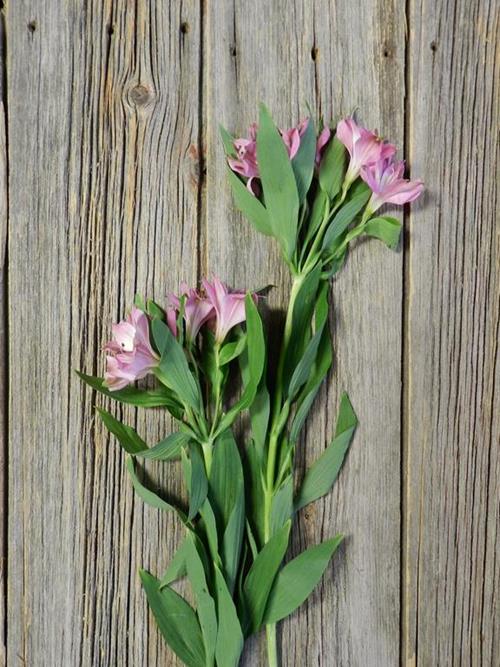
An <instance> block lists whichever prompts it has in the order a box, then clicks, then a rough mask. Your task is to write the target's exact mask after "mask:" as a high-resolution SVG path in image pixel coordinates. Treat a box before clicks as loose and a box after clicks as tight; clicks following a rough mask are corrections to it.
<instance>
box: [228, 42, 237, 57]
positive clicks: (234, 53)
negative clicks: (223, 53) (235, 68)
mask: <svg viewBox="0 0 500 667" xmlns="http://www.w3.org/2000/svg"><path fill="white" fill-rule="evenodd" d="M229 53H230V54H231V56H232V57H233V58H236V53H237V51H236V46H235V45H234V44H231V47H230V48H229Z"/></svg>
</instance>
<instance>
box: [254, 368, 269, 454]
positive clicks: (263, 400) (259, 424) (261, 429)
mask: <svg viewBox="0 0 500 667" xmlns="http://www.w3.org/2000/svg"><path fill="white" fill-rule="evenodd" d="M269 412H270V400H269V392H268V390H267V387H266V385H265V381H264V380H263V381H262V382H261V384H260V386H259V389H258V391H257V393H256V395H255V398H254V401H253V403H252V405H251V406H250V422H251V427H252V438H253V441H254V443H255V446H256V447H257V450H258V452H259V454H260V455H262V453H263V451H264V447H265V444H266V437H267V427H268V424H269Z"/></svg>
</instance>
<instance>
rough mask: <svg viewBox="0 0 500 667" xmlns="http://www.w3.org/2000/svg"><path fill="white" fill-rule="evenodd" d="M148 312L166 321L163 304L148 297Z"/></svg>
mask: <svg viewBox="0 0 500 667" xmlns="http://www.w3.org/2000/svg"><path fill="white" fill-rule="evenodd" d="M146 312H147V314H148V315H149V316H150V317H156V318H158V319H159V320H163V321H165V319H166V317H165V311H164V310H163V308H162V307H161V306H159V305H158V304H157V303H155V302H154V301H153V299H148V300H147V301H146Z"/></svg>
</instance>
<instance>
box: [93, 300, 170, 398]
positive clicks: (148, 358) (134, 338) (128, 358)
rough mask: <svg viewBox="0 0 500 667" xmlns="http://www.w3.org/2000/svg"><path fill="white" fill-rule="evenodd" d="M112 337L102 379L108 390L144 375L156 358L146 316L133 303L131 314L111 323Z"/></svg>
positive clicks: (106, 348)
mask: <svg viewBox="0 0 500 667" xmlns="http://www.w3.org/2000/svg"><path fill="white" fill-rule="evenodd" d="M112 331H113V340H111V341H110V342H109V343H107V344H106V346H105V348H104V349H105V350H106V352H109V354H108V356H107V357H106V361H107V364H106V372H105V374H104V380H105V383H106V386H107V387H108V389H110V390H111V391H116V390H118V389H123V388H124V387H126V386H127V385H129V384H131V383H132V382H135V380H140V379H141V378H143V377H145V376H146V375H147V374H148V372H149V371H150V370H151V369H152V368H154V367H155V366H156V365H157V364H158V362H159V357H158V355H157V354H156V353H155V351H154V350H153V348H152V347H151V343H150V342H149V321H148V318H147V315H145V314H144V313H143V312H142V310H139V308H136V307H135V306H134V307H133V308H132V310H131V311H130V314H129V315H128V316H127V317H126V318H125V319H124V320H122V321H121V322H119V323H118V324H113V327H112Z"/></svg>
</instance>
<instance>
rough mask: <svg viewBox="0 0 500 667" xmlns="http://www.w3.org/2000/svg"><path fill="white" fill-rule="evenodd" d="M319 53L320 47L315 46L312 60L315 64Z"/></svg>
mask: <svg viewBox="0 0 500 667" xmlns="http://www.w3.org/2000/svg"><path fill="white" fill-rule="evenodd" d="M318 53H319V49H318V47H317V46H313V47H312V49H311V58H312V59H313V62H316V60H317V58H318Z"/></svg>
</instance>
